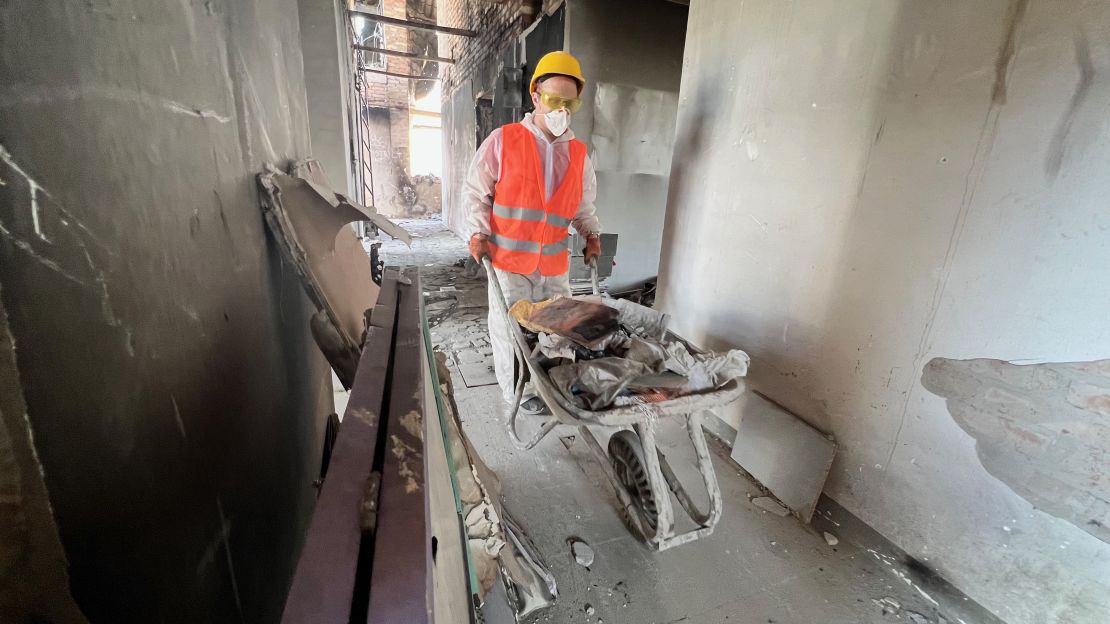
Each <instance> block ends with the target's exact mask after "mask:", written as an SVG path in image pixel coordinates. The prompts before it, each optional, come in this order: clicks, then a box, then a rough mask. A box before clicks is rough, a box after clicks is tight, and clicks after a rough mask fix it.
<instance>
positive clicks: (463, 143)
mask: <svg viewBox="0 0 1110 624" xmlns="http://www.w3.org/2000/svg"><path fill="white" fill-rule="evenodd" d="M477 125H478V122H477V119H476V117H475V115H474V90H473V83H472V82H471V81H470V80H464V81H462V82H461V83H460V84H459V86H458V90H456V91H455V93H454V94H452V95H451V96H450V97H448V98H446V99H445V100H444V102H443V187H442V188H443V217H444V221H445V222H446V223H447V227H448V228H450V229H451V231H452V232H454V233H455V234H456V235H458V236H459V237H460V238H462V239H464V240H465V239H468V238H469V237H470V231H469V227H468V226H467V224H466V209H465V206H464V205H463V201H462V191H463V183H464V182H465V181H466V170H467V167H469V166H470V160H471V158H473V157H474V152H475V151H476V150H477V149H478V145H477V144H476V138H477V135H476V132H477V130H476V127H477Z"/></svg>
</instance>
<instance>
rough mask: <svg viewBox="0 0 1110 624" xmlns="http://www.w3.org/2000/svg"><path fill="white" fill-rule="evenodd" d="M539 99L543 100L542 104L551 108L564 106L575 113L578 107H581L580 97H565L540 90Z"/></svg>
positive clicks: (557, 108) (555, 108) (556, 108)
mask: <svg viewBox="0 0 1110 624" xmlns="http://www.w3.org/2000/svg"><path fill="white" fill-rule="evenodd" d="M540 101H541V102H543V104H544V106H547V107H549V108H551V110H559V109H560V108H565V109H567V110H568V111H570V112H572V113H577V112H578V109H580V108H582V99H581V98H573V99H567V98H563V97H559V96H557V95H555V94H553V93H543V92H542V91H541V92H540Z"/></svg>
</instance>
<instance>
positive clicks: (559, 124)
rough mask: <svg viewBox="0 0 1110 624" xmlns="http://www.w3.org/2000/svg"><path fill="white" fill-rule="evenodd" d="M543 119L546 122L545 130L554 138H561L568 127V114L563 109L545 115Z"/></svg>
mask: <svg viewBox="0 0 1110 624" xmlns="http://www.w3.org/2000/svg"><path fill="white" fill-rule="evenodd" d="M543 119H544V121H545V122H547V129H548V130H549V131H550V132H551V134H554V135H555V136H563V133H564V132H566V131H567V128H569V127H570V113H568V112H567V109H565V108H560V109H559V110H556V111H551V112H550V113H546V114H545V115H544V116H543Z"/></svg>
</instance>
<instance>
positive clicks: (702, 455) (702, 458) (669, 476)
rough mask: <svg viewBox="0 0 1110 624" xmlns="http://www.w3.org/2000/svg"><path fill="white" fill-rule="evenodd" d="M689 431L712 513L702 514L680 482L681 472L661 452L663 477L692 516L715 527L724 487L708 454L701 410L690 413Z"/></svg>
mask: <svg viewBox="0 0 1110 624" xmlns="http://www.w3.org/2000/svg"><path fill="white" fill-rule="evenodd" d="M686 426H687V430H688V431H687V432H688V433H689V434H690V443H691V444H693V446H694V453H695V455H696V456H697V464H698V472H700V473H701V478H702V482H703V483H704V485H705V491H706V493H707V494H708V495H709V513H703V512H702V511H701V509H699V508H698V505H697V504H696V503H695V502H694V501H693V499H691V498H690V495H689V494H688V493H687V492H686V488H685V487H683V486H682V482H681V481H679V479H678V475H676V474H675V473H674V470H672V469H671V466H670V464H668V463H667V458H666V457H664V456H663V454H662V453H660V454H659V464H660V466H661V467H662V469H663V478H665V479H666V480H667V484H668V485H670V486H671V491H672V492H674V495H675V498H677V499H678V502H679V503H680V504H681V505H682V508H683V509H685V510H686V513H687V514H689V515H690V519H691V520H693V521H694V522H696V523H697V524H698V526H700V527H702V528H710V529H712V528H713V527H714V526H716V525H717V521H718V520H720V519H721V508H722V503H721V488H720V486H719V485H718V484H717V473H716V471H715V470H714V469H713V460H712V458H710V456H709V446H708V445H707V444H706V442H705V432H704V430H702V420H701V413H700V412H694V413H693V414H689V415H688V416H687V421H686Z"/></svg>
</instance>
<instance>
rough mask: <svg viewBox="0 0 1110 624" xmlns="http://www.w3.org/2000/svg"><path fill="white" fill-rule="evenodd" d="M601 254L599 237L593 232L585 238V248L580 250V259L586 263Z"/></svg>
mask: <svg viewBox="0 0 1110 624" xmlns="http://www.w3.org/2000/svg"><path fill="white" fill-rule="evenodd" d="M600 256H601V237H600V236H598V235H596V234H594V235H593V236H589V237H587V238H586V249H585V250H584V251H583V252H582V260H583V261H585V263H586V264H587V265H589V264H590V261H591V260H596V259H597V258H599V257H600Z"/></svg>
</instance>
